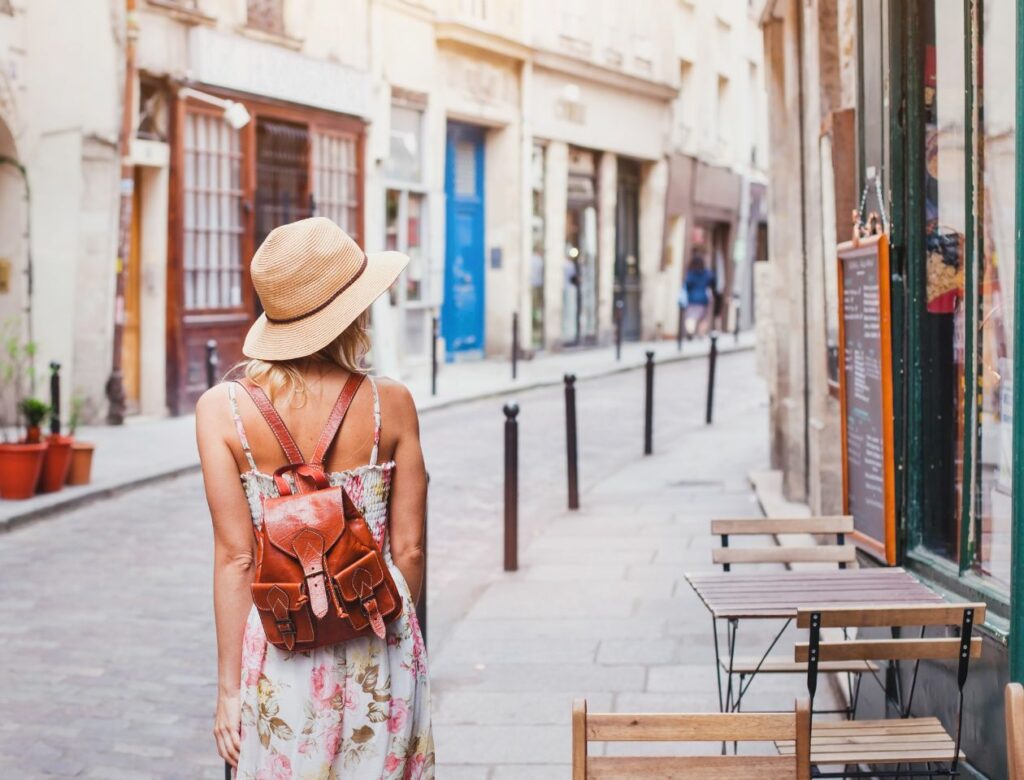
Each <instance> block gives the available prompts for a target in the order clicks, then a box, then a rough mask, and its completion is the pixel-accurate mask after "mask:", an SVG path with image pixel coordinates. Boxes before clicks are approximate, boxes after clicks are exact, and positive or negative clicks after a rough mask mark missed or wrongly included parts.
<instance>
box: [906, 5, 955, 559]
mask: <svg viewBox="0 0 1024 780" xmlns="http://www.w3.org/2000/svg"><path fill="white" fill-rule="evenodd" d="M938 5H939V3H938V0H936V1H935V3H934V5H932V6H931V8H930V11H931V12H930V13H929V14H926V15H925V16H926V18H925V20H924V21H925V25H926V29H925V53H924V73H923V74H922V78H923V80H924V83H923V87H924V90H923V94H924V106H923V109H924V128H925V137H924V147H925V148H924V160H925V165H924V172H923V177H924V182H923V184H924V190H923V191H924V196H925V204H924V215H923V216H924V244H925V251H924V257H923V258H921V259H920V262H923V263H924V264H925V269H924V274H923V276H924V279H925V305H924V311H923V312H922V313H921V343H920V344H919V345H918V346H919V349H920V350H921V356H922V361H921V366H922V371H923V377H922V383H921V389H922V409H921V420H922V424H921V436H922V452H924V453H926V457H927V459H928V463H927V470H926V475H925V479H926V483H925V484H926V488H925V490H924V495H923V507H922V508H923V514H922V518H921V520H922V523H921V534H922V541H923V543H924V545H925V546H926V547H927V548H928V549H930V550H932V551H933V552H935V553H938V554H940V555H942V556H944V557H946V558H948V559H950V560H953V561H957V560H958V558H959V540H960V526H961V520H962V516H963V515H962V505H963V452H964V445H965V438H964V401H965V397H966V395H965V392H964V379H965V355H964V351H965V350H964V346H965V336H966V331H965V327H966V319H965V306H964V243H965V242H964V238H965V235H966V230H967V209H966V206H967V200H966V198H967V181H966V176H967V159H966V147H965V140H966V127H965V114H966V101H965V94H966V77H965V71H964V46H965V41H964V38H965V29H964V18H963V15H962V14H955V13H953V14H950V13H938V12H937V11H938Z"/></svg>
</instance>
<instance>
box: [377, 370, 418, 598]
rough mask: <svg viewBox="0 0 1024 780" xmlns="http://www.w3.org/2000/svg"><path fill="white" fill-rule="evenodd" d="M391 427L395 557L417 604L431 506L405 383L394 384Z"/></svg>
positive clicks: (392, 555) (415, 423) (391, 517)
mask: <svg viewBox="0 0 1024 780" xmlns="http://www.w3.org/2000/svg"><path fill="white" fill-rule="evenodd" d="M389 391H390V392H389V395H391V397H392V398H393V399H394V401H393V403H392V404H390V405H389V406H391V407H392V408H390V409H388V417H387V418H386V419H387V420H388V422H387V425H388V427H389V428H390V429H391V430H393V431H395V432H396V433H397V435H398V440H397V442H396V444H395V455H394V458H395V463H396V464H397V467H396V468H395V477H394V482H393V483H392V485H391V512H390V523H391V526H390V531H391V557H393V558H394V559H395V565H396V566H398V568H399V570H400V571H401V572H402V576H403V577H405V581H406V583H408V585H409V590H410V592H411V593H412V599H413V602H414V603H418V602H419V600H420V588H421V586H422V584H423V561H424V558H423V552H424V551H423V522H424V516H425V514H426V508H427V471H426V467H425V466H424V465H423V450H422V449H421V447H420V421H419V417H418V416H417V414H416V404H415V402H414V401H413V400H412V396H411V395H410V394H409V391H408V390H407V389H406V388H405V387H404V386H402V385H398V384H396V385H392V387H391V388H389Z"/></svg>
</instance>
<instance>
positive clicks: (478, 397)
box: [0, 342, 755, 535]
mask: <svg viewBox="0 0 1024 780" xmlns="http://www.w3.org/2000/svg"><path fill="white" fill-rule="evenodd" d="M754 348H755V345H754V344H751V343H742V342H741V343H738V344H737V343H735V342H734V343H732V344H723V345H721V346H720V347H719V350H718V352H719V355H729V354H732V353H737V352H747V351H750V350H752V349H754ZM706 357H707V352H698V353H693V352H691V353H685V352H683V353H676V354H671V355H665V356H662V357H661V358H660V359H658V360H657V361H656V362H657V363H663V364H664V363H679V362H682V361H686V360H697V359H699V358H706ZM643 367H644V361H637V360H635V359H634V360H631V361H629V362H623V363H613V364H612V365H611V366H609V367H607V368H599V369H596V370H590V371H587V372H581V373H579V374H577V375H576V379H577V381H581V382H585V381H589V380H592V379H600V378H602V377H606V376H614V375H616V374H624V373H627V372H629V371H637V370H639V369H641V368H643ZM560 384H562V379H561V377H552V378H550V379H536V380H532V381H529V382H524V383H523V384H517V385H515V386H514V387H509V386H505V387H499V388H494V389H493V390H485V391H482V392H479V393H474V394H471V395H466V396H463V397H455V398H447V399H442V400H438V401H433V400H432V399H428V400H426V401H424V402H422V403H420V404H419V405H418V407H419V411H420V413H421V414H429V413H430V412H433V411H438V410H441V409H450V408H452V407H454V406H459V405H461V404H467V403H472V402H474V401H486V400H488V399H490V398H500V397H502V396H507V395H509V394H510V393H513V392H528V391H531V390H538V389H541V388H544V387H553V386H555V385H560ZM197 471H199V461H198V460H197V461H196V462H195V463H190V464H187V465H184V466H175V467H173V468H168V469H165V470H163V471H158V472H154V473H151V474H144V475H142V476H137V477H133V478H129V479H127V480H125V481H123V482H117V483H110V482H107V483H101V484H95V485H88V486H85V487H82V488H77V489H75V488H72V489H71V490H72V491H73V492H71V493H68V494H65V492H64V491H61V493H57V494H54V496H55V500H54V501H52V502H50V503H47V504H45V505H43V506H36V507H32V508H31V509H27V510H26V511H24V512H22V513H20V514H15V515H10V516H8V517H6V518H2V519H0V535H2V534H4V533H6V532H9V531H13V530H15V529H17V528H20V527H22V526H24V525H27V524H29V523H32V522H35V521H37V520H42V519H44V518H47V517H51V516H53V515H55V514H58V513H60V512H65V511H68V510H71V509H77V508H79V507H82V506H85V505H86V504H91V503H93V502H96V501H102V500H103V499H106V498H112V497H114V496H118V495H121V494H122V493H127V492H129V491H131V490H135V489H137V488H141V487H146V486H148V485H152V484H154V483H157V482H161V481H163V480H167V479H174V478H175V477H181V476H185V475H187V474H193V473H195V472H197ZM67 490H68V488H65V491H67ZM56 496H61V498H60V499H57V498H56Z"/></svg>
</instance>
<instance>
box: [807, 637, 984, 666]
mask: <svg viewBox="0 0 1024 780" xmlns="http://www.w3.org/2000/svg"><path fill="white" fill-rule="evenodd" d="M808 647H809V645H808V643H807V642H797V643H796V647H795V651H794V658H795V659H796V660H797V661H807V658H808ZM959 657H960V640H959V639H957V638H956V637H948V638H941V637H940V638H931V637H929V638H925V639H856V640H852V641H849V642H844V641H839V642H822V643H821V644H820V646H819V652H818V658H819V660H821V661H855V660H857V661H916V660H919V659H920V660H953V659H956V658H959ZM980 657H981V637H972V638H971V658H980Z"/></svg>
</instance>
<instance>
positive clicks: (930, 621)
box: [796, 603, 985, 628]
mask: <svg viewBox="0 0 1024 780" xmlns="http://www.w3.org/2000/svg"><path fill="white" fill-rule="evenodd" d="M972 607H973V609H974V624H975V625H980V624H981V623H984V622H985V604H984V603H976V604H946V603H942V604H924V605H922V604H871V605H864V606H857V607H829V606H827V605H822V607H821V608H818V607H801V608H800V609H799V610H797V613H796V624H797V627H798V628H809V627H810V625H811V615H812V614H813V613H814V612H821V626H822V628H855V627H859V628H865V627H869V626H959V625H960V624H961V623H962V622H963V619H964V610H965V609H968V608H972Z"/></svg>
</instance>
